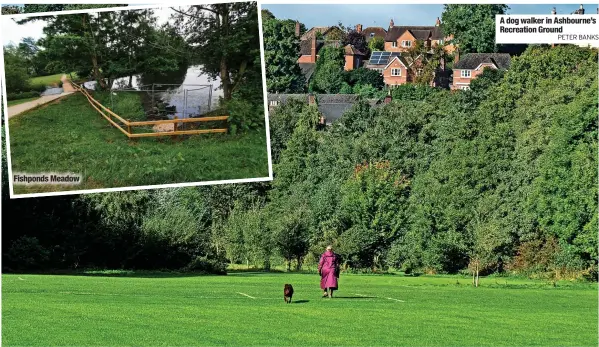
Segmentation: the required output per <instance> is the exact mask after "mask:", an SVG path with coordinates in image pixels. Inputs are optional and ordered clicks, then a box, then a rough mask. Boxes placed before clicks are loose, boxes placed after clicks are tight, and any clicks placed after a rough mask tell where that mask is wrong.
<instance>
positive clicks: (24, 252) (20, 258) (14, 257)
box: [6, 236, 50, 270]
mask: <svg viewBox="0 0 599 347" xmlns="http://www.w3.org/2000/svg"><path fill="white" fill-rule="evenodd" d="M6 258H7V262H8V263H9V264H8V266H9V267H10V268H11V269H14V270H31V269H41V268H44V267H45V266H46V265H47V262H48V259H49V258H50V252H49V251H48V250H47V249H45V248H44V247H43V246H42V245H41V244H40V242H39V240H38V239H37V238H35V237H29V236H21V237H20V238H18V239H17V240H15V241H14V242H13V243H12V245H11V246H10V248H9V249H8V252H7V253H6Z"/></svg>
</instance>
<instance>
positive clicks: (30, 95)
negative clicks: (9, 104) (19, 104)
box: [6, 91, 40, 101]
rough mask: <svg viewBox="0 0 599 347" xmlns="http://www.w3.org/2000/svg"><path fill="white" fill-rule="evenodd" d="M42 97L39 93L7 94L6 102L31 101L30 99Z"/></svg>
mask: <svg viewBox="0 0 599 347" xmlns="http://www.w3.org/2000/svg"><path fill="white" fill-rule="evenodd" d="M39 96H40V93H39V92H35V91H31V92H22V93H7V94H6V100H8V101H11V100H21V99H29V98H37V97H39Z"/></svg>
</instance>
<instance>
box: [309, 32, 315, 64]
mask: <svg viewBox="0 0 599 347" xmlns="http://www.w3.org/2000/svg"><path fill="white" fill-rule="evenodd" d="M310 62H311V63H316V35H312V49H311V51H310Z"/></svg>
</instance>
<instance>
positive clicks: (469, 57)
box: [453, 53, 511, 70]
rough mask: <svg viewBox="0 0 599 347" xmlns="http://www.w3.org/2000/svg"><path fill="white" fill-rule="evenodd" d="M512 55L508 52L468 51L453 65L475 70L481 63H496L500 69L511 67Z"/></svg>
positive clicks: (457, 67)
mask: <svg viewBox="0 0 599 347" xmlns="http://www.w3.org/2000/svg"><path fill="white" fill-rule="evenodd" d="M510 63H511V57H510V55H509V54H507V53H468V54H466V55H464V56H463V57H461V58H460V60H459V61H458V62H457V63H455V64H454V65H453V68H454V69H467V70H474V69H476V68H478V67H479V66H480V64H494V65H495V66H497V68H499V69H507V68H509V67H510Z"/></svg>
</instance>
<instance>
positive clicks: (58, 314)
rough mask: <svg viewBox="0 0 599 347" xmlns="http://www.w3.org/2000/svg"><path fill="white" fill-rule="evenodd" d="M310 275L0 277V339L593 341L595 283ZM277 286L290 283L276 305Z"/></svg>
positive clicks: (29, 342) (77, 342)
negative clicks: (289, 295)
mask: <svg viewBox="0 0 599 347" xmlns="http://www.w3.org/2000/svg"><path fill="white" fill-rule="evenodd" d="M318 280H319V278H318V276H317V275H315V274H286V273H270V274H266V273H233V274H229V275H227V276H204V277H202V276H199V277H193V276H189V277H185V276H180V277H168V276H166V277H165V276H160V275H158V276H155V275H153V274H146V275H144V274H143V273H141V274H132V275H131V277H108V276H53V275H3V276H2V319H3V320H2V343H3V345H5V346H131V345H137V346H224V345H228V346H398V345H406V346H491V345H493V346H596V345H597V285H596V284H588V283H585V284H570V283H558V284H557V287H553V286H551V285H549V284H547V283H543V282H534V281H517V280H513V279H507V280H504V279H482V281H481V287H479V288H473V287H471V286H470V285H469V282H470V281H469V279H467V278H458V277H429V276H421V277H404V276H400V275H395V276H393V275H385V276H375V275H344V274H342V276H341V279H340V290H339V291H338V292H337V296H336V297H335V298H333V299H322V298H321V297H320V294H321V292H320V289H319V287H318ZM284 283H291V284H293V286H294V287H295V292H296V294H295V296H294V302H293V303H292V304H289V305H287V304H285V303H284V302H283V298H282V289H283V284H284Z"/></svg>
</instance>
